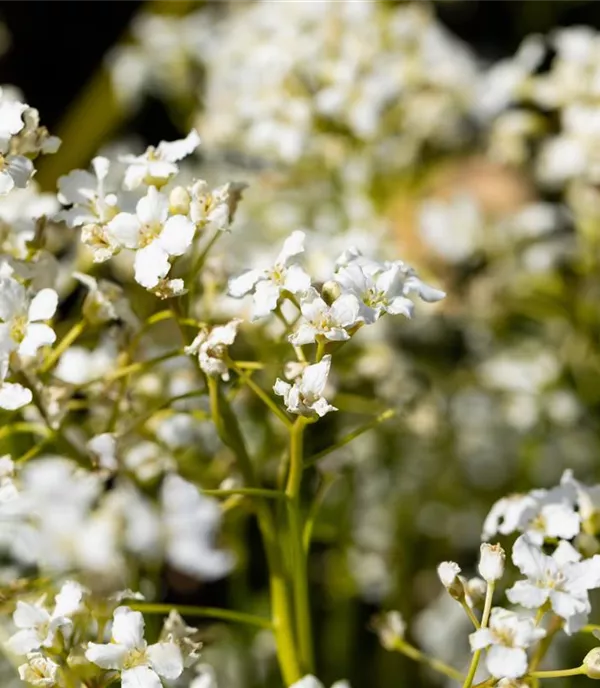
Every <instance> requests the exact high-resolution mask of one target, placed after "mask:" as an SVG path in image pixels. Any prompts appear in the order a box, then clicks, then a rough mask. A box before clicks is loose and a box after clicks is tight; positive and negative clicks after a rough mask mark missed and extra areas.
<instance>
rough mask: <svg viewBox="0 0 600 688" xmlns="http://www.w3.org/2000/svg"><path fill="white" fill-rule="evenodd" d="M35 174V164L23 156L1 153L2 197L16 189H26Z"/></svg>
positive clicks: (0, 192) (0, 191)
mask: <svg viewBox="0 0 600 688" xmlns="http://www.w3.org/2000/svg"><path fill="white" fill-rule="evenodd" d="M32 174H33V163H32V162H31V160H30V159H29V158H26V157H25V156H23V155H7V156H4V155H2V154H1V153H0V195H2V194H7V193H8V192H9V191H12V190H13V189H14V188H15V187H17V188H19V189H24V188H25V187H26V186H27V182H28V181H29V179H30V178H31V175H32Z"/></svg>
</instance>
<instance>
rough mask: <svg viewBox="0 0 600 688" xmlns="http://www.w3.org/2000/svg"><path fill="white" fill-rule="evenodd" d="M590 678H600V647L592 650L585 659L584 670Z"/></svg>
mask: <svg viewBox="0 0 600 688" xmlns="http://www.w3.org/2000/svg"><path fill="white" fill-rule="evenodd" d="M582 673H584V674H585V675H586V676H587V677H588V678H596V679H598V678H600V647H595V648H594V649H593V650H590V651H589V652H588V653H587V655H586V656H585V657H584V660H583V672H582Z"/></svg>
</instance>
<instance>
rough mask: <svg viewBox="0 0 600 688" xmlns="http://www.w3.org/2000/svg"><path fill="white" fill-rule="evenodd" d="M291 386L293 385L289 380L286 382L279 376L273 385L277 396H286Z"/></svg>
mask: <svg viewBox="0 0 600 688" xmlns="http://www.w3.org/2000/svg"><path fill="white" fill-rule="evenodd" d="M291 387H292V385H290V383H289V382H285V381H284V380H281V379H280V378H277V380H275V384H274V385H273V391H274V392H275V394H277V396H280V397H285V395H286V394H288V392H289V391H290V389H291Z"/></svg>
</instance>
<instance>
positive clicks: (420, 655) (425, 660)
mask: <svg viewBox="0 0 600 688" xmlns="http://www.w3.org/2000/svg"><path fill="white" fill-rule="evenodd" d="M394 650H396V651H398V652H401V653H402V654H403V655H406V656H407V657H410V659H413V660H414V661H415V662H420V663H421V664H425V665H427V666H428V667H430V668H431V669H433V670H434V671H437V672H438V673H440V674H443V675H444V676H447V677H448V678H451V679H452V680H454V681H462V680H463V675H462V674H461V673H460V671H458V669H455V668H454V667H451V666H450V665H449V664H446V663H445V662H442V661H441V660H439V659H435V658H434V657H429V656H428V655H426V654H425V653H424V652H421V650H418V649H417V648H416V647H414V646H413V645H409V643H407V642H405V641H404V640H399V641H398V642H397V643H395V644H394Z"/></svg>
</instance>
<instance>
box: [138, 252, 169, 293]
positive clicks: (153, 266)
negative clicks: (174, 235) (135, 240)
mask: <svg viewBox="0 0 600 688" xmlns="http://www.w3.org/2000/svg"><path fill="white" fill-rule="evenodd" d="M134 268H135V281H136V282H137V283H138V284H141V285H142V287H146V289H152V288H153V287H155V286H156V285H157V284H158V283H159V281H160V279H161V278H163V277H165V276H166V275H167V274H168V273H169V270H170V269H171V264H170V263H169V256H168V254H167V253H166V252H165V251H164V249H163V248H162V247H161V246H160V245H159V244H158V242H156V241H153V242H152V243H151V244H148V246H146V247H144V248H142V249H140V250H139V251H137V252H136V254H135V263H134Z"/></svg>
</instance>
